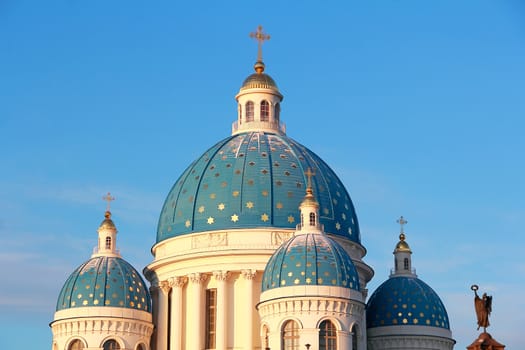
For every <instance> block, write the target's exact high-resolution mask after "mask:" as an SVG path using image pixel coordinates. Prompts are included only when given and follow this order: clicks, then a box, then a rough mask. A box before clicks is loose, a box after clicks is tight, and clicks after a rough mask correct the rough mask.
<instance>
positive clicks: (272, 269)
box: [262, 234, 359, 292]
mask: <svg viewBox="0 0 525 350" xmlns="http://www.w3.org/2000/svg"><path fill="white" fill-rule="evenodd" d="M297 285H312V286H337V287H344V288H350V289H354V290H359V275H358V274H357V271H356V269H355V266H354V263H353V262H352V259H351V258H350V256H348V253H347V252H346V251H345V250H344V249H343V248H342V247H341V246H340V245H339V243H337V242H336V241H334V240H333V239H331V238H330V237H328V236H326V235H324V234H300V235H296V236H293V237H292V238H290V239H289V240H288V241H287V242H285V243H283V244H282V245H281V246H280V247H279V248H278V249H277V250H276V251H275V253H274V254H273V255H272V257H271V258H270V260H269V261H268V263H267V264H266V268H265V270H264V275H263V278H262V291H263V292H264V291H265V290H269V289H273V288H279V287H288V286H297Z"/></svg>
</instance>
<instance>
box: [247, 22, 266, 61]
mask: <svg viewBox="0 0 525 350" xmlns="http://www.w3.org/2000/svg"><path fill="white" fill-rule="evenodd" d="M250 38H253V39H255V40H257V44H258V51H257V62H262V44H263V42H265V41H266V40H270V36H269V35H268V34H266V33H264V32H263V27H262V26H259V27H257V31H256V32H252V33H250Z"/></svg>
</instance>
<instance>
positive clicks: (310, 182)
mask: <svg viewBox="0 0 525 350" xmlns="http://www.w3.org/2000/svg"><path fill="white" fill-rule="evenodd" d="M305 175H306V176H308V185H307V188H312V176H315V173H314V172H313V171H312V169H310V168H308V170H306V172H305Z"/></svg>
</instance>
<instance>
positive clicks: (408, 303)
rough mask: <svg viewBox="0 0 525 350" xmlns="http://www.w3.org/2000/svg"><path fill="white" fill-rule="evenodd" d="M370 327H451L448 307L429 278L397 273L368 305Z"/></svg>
mask: <svg viewBox="0 0 525 350" xmlns="http://www.w3.org/2000/svg"><path fill="white" fill-rule="evenodd" d="M366 325H367V328H374V327H384V326H430V327H439V328H444V329H448V330H450V324H449V320H448V315H447V310H445V306H444V305H443V303H442V302H441V299H440V298H439V296H438V295H437V294H436V292H434V290H433V289H432V288H430V286H428V285H427V284H426V283H425V282H423V281H421V280H420V279H418V278H416V277H413V276H393V277H391V278H389V279H388V280H386V281H385V282H384V283H383V284H381V285H380V286H379V287H378V288H377V289H376V291H375V292H374V294H372V296H371V297H370V299H369V300H368V303H367V306H366Z"/></svg>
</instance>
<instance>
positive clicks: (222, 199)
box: [157, 132, 361, 244]
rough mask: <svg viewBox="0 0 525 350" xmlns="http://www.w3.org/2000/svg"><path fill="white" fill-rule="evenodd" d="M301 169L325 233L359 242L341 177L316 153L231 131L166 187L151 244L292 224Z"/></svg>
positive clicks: (276, 138)
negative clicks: (308, 174) (309, 173)
mask: <svg viewBox="0 0 525 350" xmlns="http://www.w3.org/2000/svg"><path fill="white" fill-rule="evenodd" d="M308 168H311V169H312V171H313V172H314V173H315V174H316V175H315V176H314V177H313V178H312V186H313V189H314V191H315V193H316V194H317V195H316V197H317V200H318V202H319V205H320V208H319V210H320V222H321V224H323V225H324V231H325V232H327V233H330V234H334V235H338V236H341V237H345V238H347V239H350V240H352V241H354V242H356V243H358V244H360V241H361V238H360V233H359V224H358V221H357V216H356V213H355V209H354V205H353V203H352V200H351V199H350V196H349V194H348V192H347V190H346V189H345V187H344V185H343V183H342V182H341V180H340V179H339V178H338V177H337V175H336V174H335V173H334V171H333V170H332V169H331V168H330V167H329V166H328V165H327V164H326V163H325V162H324V161H323V160H322V159H321V158H320V157H319V156H317V155H316V154H315V153H313V152H312V151H310V150H309V149H308V148H306V147H305V146H303V145H301V144H300V143H298V142H296V141H294V140H293V139H291V138H289V137H287V136H285V135H278V134H273V133H265V132H245V133H239V134H236V135H233V136H230V137H228V138H226V139H224V140H222V141H220V142H218V143H217V144H216V145H214V146H212V147H211V148H209V149H208V150H207V151H206V152H204V153H203V154H202V155H201V156H200V157H199V158H198V159H197V160H195V161H194V162H193V163H192V164H191V165H190V166H189V167H188V168H187V169H186V170H185V171H184V173H183V174H182V175H181V176H180V178H179V179H178V180H177V181H176V182H175V185H174V186H173V187H172V189H171V190H170V192H169V193H168V195H167V197H166V200H165V202H164V205H163V207H162V211H161V214H160V218H159V223H158V229H157V242H161V241H163V240H165V239H168V238H171V237H177V236H181V235H187V234H192V233H196V232H205V231H210V230H226V229H245V228H265V227H267V228H281V229H292V230H293V229H295V227H296V225H297V224H298V223H299V222H300V214H299V209H298V208H299V205H300V203H301V201H302V199H303V197H304V191H305V186H306V184H307V178H306V175H305V172H306V170H307V169H308Z"/></svg>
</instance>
